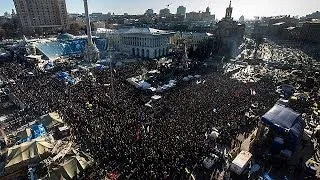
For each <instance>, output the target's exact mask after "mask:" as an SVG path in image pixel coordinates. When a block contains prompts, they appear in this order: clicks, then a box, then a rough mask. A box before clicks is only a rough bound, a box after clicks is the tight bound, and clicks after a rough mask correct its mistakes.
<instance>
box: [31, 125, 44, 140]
mask: <svg viewBox="0 0 320 180" xmlns="http://www.w3.org/2000/svg"><path fill="white" fill-rule="evenodd" d="M46 134H47V132H46V130H45V128H44V127H43V124H36V125H33V126H32V139H36V138H38V137H40V136H44V135H46Z"/></svg>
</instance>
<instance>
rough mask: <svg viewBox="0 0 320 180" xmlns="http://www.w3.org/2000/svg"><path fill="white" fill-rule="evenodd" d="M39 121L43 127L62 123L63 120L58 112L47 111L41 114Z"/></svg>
mask: <svg viewBox="0 0 320 180" xmlns="http://www.w3.org/2000/svg"><path fill="white" fill-rule="evenodd" d="M41 123H42V124H43V125H44V126H45V127H47V128H50V127H54V126H56V125H59V124H63V123H64V122H63V120H62V119H61V117H60V115H59V114H58V113H56V112H53V113H49V114H46V115H44V116H42V117H41Z"/></svg>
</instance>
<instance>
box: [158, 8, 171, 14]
mask: <svg viewBox="0 0 320 180" xmlns="http://www.w3.org/2000/svg"><path fill="white" fill-rule="evenodd" d="M159 15H160V16H167V15H170V9H168V8H164V9H160V12H159Z"/></svg>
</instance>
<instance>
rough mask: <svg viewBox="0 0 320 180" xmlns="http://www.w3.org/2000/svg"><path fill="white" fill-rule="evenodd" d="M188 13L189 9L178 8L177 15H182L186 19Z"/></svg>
mask: <svg viewBox="0 0 320 180" xmlns="http://www.w3.org/2000/svg"><path fill="white" fill-rule="evenodd" d="M186 11H187V8H186V7H184V6H179V7H178V8H177V15H181V16H183V17H184V18H185V17H186Z"/></svg>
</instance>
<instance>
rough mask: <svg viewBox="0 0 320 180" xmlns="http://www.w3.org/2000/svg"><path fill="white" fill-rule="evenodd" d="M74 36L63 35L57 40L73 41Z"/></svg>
mask: <svg viewBox="0 0 320 180" xmlns="http://www.w3.org/2000/svg"><path fill="white" fill-rule="evenodd" d="M74 38H75V37H74V35H72V34H69V33H63V34H60V35H59V36H58V37H57V40H62V41H64V40H72V39H74Z"/></svg>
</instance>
